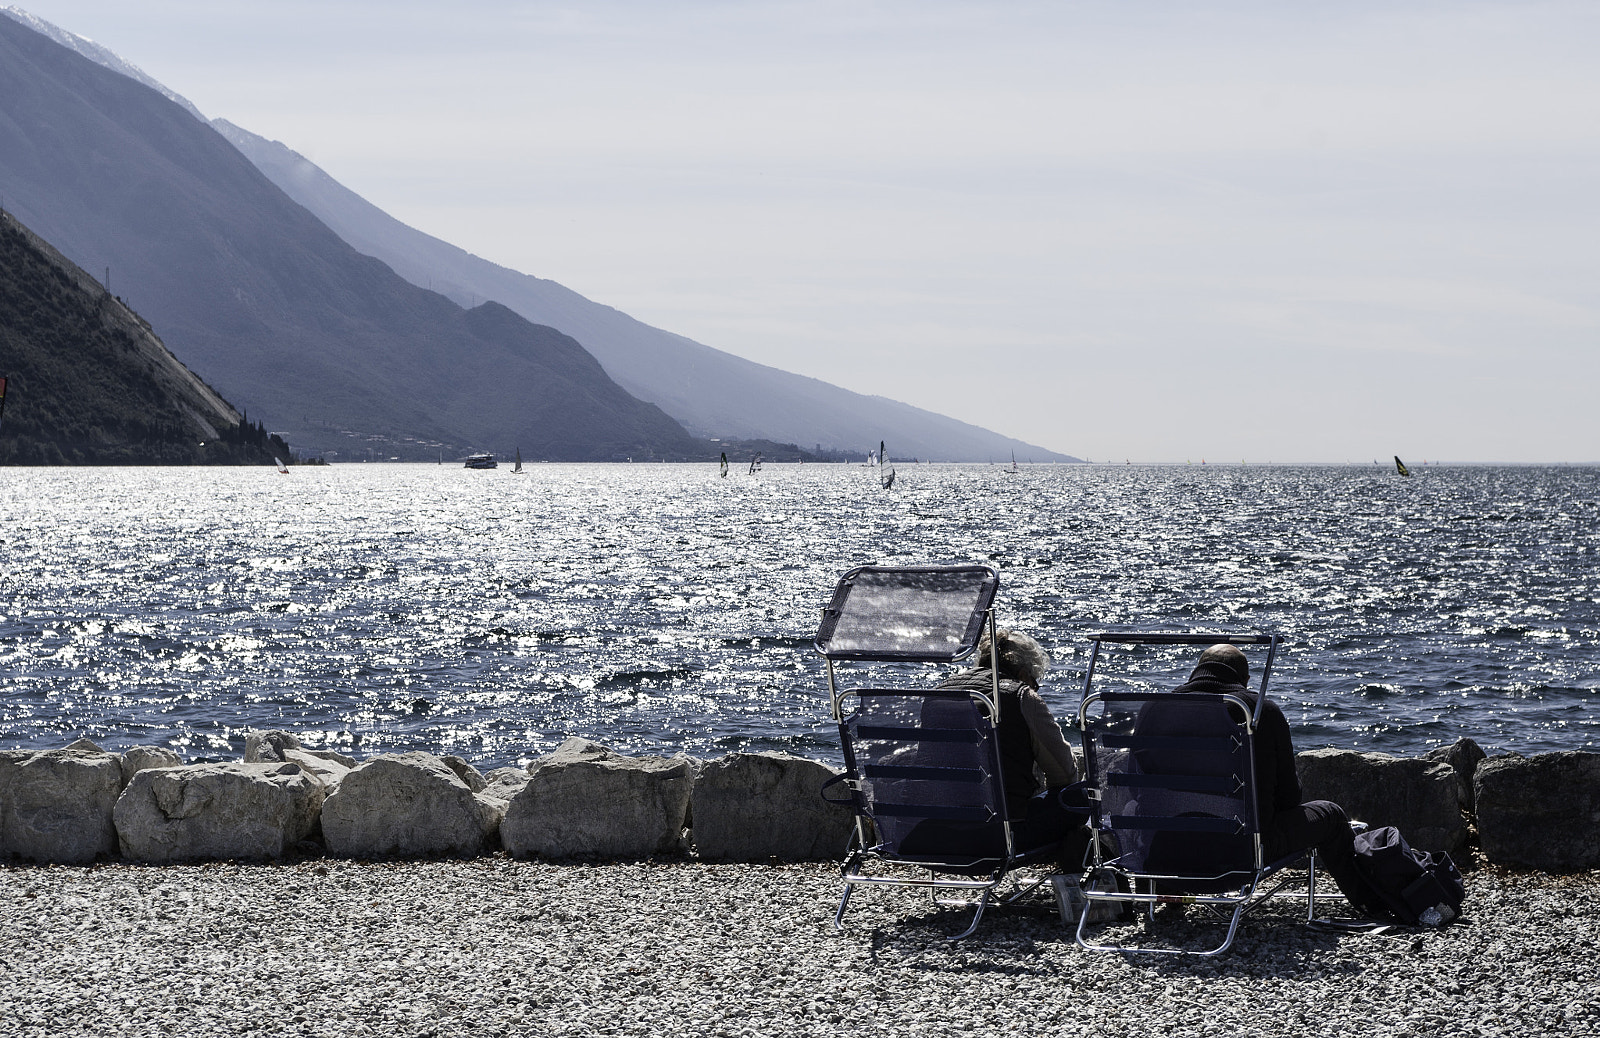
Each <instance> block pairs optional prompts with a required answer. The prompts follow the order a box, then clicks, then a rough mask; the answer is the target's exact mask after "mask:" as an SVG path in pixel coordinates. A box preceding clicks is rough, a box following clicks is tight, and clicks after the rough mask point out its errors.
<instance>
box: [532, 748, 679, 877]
mask: <svg viewBox="0 0 1600 1038" xmlns="http://www.w3.org/2000/svg"><path fill="white" fill-rule="evenodd" d="M698 767H699V765H698V762H697V761H695V760H694V759H692V758H690V757H686V756H682V755H679V756H676V757H625V756H623V755H622V754H619V753H613V752H612V751H610V750H608V749H606V748H605V747H604V746H601V745H600V744H599V743H595V742H590V741H589V740H587V739H577V738H574V739H568V740H567V741H566V742H564V743H562V744H561V746H560V747H559V748H557V749H556V751H555V752H554V753H551V754H549V755H547V756H544V757H540V758H539V759H538V760H535V761H534V762H533V763H532V764H530V765H528V783H527V785H526V786H524V787H523V789H522V791H521V792H520V793H518V794H517V795H516V796H515V797H514V798H513V799H512V801H511V804H510V807H508V808H507V810H506V817H505V821H504V822H502V823H501V826H500V840H501V843H502V844H503V845H504V846H505V849H506V850H507V851H509V852H511V853H512V854H516V855H538V856H539V857H542V858H595V857H603V858H647V857H650V856H651V855H654V854H663V853H677V852H681V851H682V850H683V848H684V841H683V830H684V825H685V823H686V820H687V816H688V813H689V796H690V792H691V790H692V788H693V785H694V775H695V772H696V770H698Z"/></svg>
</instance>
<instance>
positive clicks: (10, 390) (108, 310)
mask: <svg viewBox="0 0 1600 1038" xmlns="http://www.w3.org/2000/svg"><path fill="white" fill-rule="evenodd" d="M0 377H5V378H6V379H7V392H6V402H5V411H4V413H3V415H0V464H6V465H61V464H90V465H107V464H124V463H135V464H202V463H209V464H228V463H238V464H244V463H270V462H271V461H272V458H273V457H274V455H276V456H278V457H281V458H284V459H287V458H288V457H289V448H288V445H287V444H285V443H284V442H283V441H282V440H280V439H278V438H277V437H275V436H273V437H269V436H268V435H267V433H266V432H265V431H264V430H263V429H262V428H261V427H260V426H259V425H251V424H249V423H246V422H245V421H244V419H243V416H241V415H240V414H239V412H238V411H236V410H234V409H233V407H232V406H231V405H230V404H229V403H228V402H227V401H226V400H223V399H222V398H221V397H220V396H218V395H217V394H216V392H215V391H214V390H213V389H212V388H211V387H210V386H208V385H206V384H205V383H204V382H203V381H201V380H200V379H199V378H198V377H196V376H195V374H194V373H193V372H191V371H190V370H189V369H188V368H186V367H184V366H183V365H182V364H181V363H179V361H178V359H177V358H176V357H174V356H173V355H172V354H171V352H169V351H168V350H167V348H166V347H165V346H164V345H162V343H161V340H160V339H158V338H156V336H155V333H154V332H152V331H151V329H150V326H149V325H147V324H145V323H144V321H143V320H141V319H140V317H139V316H138V315H137V314H135V313H134V312H133V311H131V310H129V309H128V308H127V307H126V306H124V305H123V304H122V303H121V302H119V301H118V300H116V299H114V298H113V297H112V295H111V293H109V292H107V291H106V289H105V288H104V286H102V285H100V284H99V283H98V282H97V281H95V280H94V278H92V277H90V276H89V275H88V274H87V273H85V272H84V271H83V270H81V269H79V268H78V267H77V266H75V265H73V264H72V263H71V262H69V261H68V260H67V259H66V257H64V256H62V255H61V254H60V253H59V252H57V251H56V250H55V249H53V248H52V247H50V246H49V245H48V244H47V243H45V242H43V241H41V240H40V239H39V238H38V237H37V236H36V235H34V234H33V233H31V232H30V231H28V229H27V228H25V227H23V226H22V225H21V224H19V223H18V222H17V221H16V220H15V219H14V218H12V217H11V216H10V215H9V214H6V213H0Z"/></svg>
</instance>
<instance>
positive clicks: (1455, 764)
mask: <svg viewBox="0 0 1600 1038" xmlns="http://www.w3.org/2000/svg"><path fill="white" fill-rule="evenodd" d="M1487 756H1488V754H1486V753H1484V752H1483V748H1482V747H1481V746H1479V745H1478V744H1477V743H1475V742H1473V741H1472V740H1471V739H1467V738H1460V739H1457V740H1456V741H1455V742H1454V743H1452V744H1451V745H1449V746H1440V747H1438V748H1437V749H1432V750H1429V751H1428V752H1427V753H1425V754H1423V759H1424V760H1436V761H1443V762H1444V763H1446V764H1448V765H1450V766H1451V767H1452V768H1454V769H1456V774H1457V775H1459V776H1460V777H1461V783H1462V787H1461V788H1462V792H1463V795H1464V796H1465V797H1466V808H1467V813H1468V814H1471V813H1472V811H1473V795H1472V776H1473V773H1474V772H1475V771H1477V769H1478V762H1479V761H1481V760H1483V759H1484V758H1485V757H1487Z"/></svg>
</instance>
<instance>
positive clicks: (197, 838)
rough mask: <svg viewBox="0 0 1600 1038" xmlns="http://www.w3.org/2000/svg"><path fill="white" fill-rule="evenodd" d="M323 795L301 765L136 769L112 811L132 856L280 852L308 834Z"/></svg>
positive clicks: (149, 858)
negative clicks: (139, 770) (136, 771)
mask: <svg viewBox="0 0 1600 1038" xmlns="http://www.w3.org/2000/svg"><path fill="white" fill-rule="evenodd" d="M326 795H327V793H326V789H325V787H324V786H323V784H322V783H321V782H320V781H318V780H317V779H316V778H315V777H313V776H312V775H310V774H308V773H307V772H306V771H305V770H304V769H302V768H301V767H300V766H299V765H298V764H285V763H259V764H251V763H239V762H229V763H224V764H189V765H185V766H183V767H177V768H154V769H147V770H145V771H141V772H139V773H138V774H136V775H134V776H133V781H132V782H130V783H129V784H128V788H127V789H125V790H123V792H122V796H121V798H120V799H118V800H117V805H116V809H115V811H114V813H113V817H114V819H115V821H116V826H117V838H118V840H119V841H120V843H121V845H122V854H123V857H125V858H131V859H133V860H135V861H151V862H166V861H187V860H191V859H219V858H243V859H263V858H279V857H282V856H283V855H284V854H285V853H286V852H287V851H288V850H289V849H290V848H292V847H293V846H294V845H295V844H297V843H299V842H300V841H301V840H304V839H305V838H306V837H307V836H309V835H310V834H311V831H312V828H313V827H314V826H315V825H316V821H317V812H318V810H319V809H320V808H321V807H322V801H323V798H324V797H325V796H326Z"/></svg>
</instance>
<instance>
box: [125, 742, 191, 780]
mask: <svg viewBox="0 0 1600 1038" xmlns="http://www.w3.org/2000/svg"><path fill="white" fill-rule="evenodd" d="M182 763H183V760H182V758H180V757H179V756H178V755H177V754H176V753H174V752H173V751H172V750H169V749H167V748H166V747H165V746H135V747H133V748H131V749H127V750H123V751H122V784H123V785H124V786H126V785H127V784H128V783H130V782H132V781H133V776H134V775H136V774H138V773H139V772H141V771H144V770H145V769H146V768H176V767H178V766H179V765H180V764H182Z"/></svg>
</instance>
